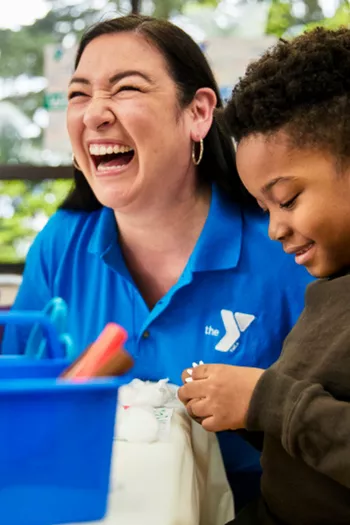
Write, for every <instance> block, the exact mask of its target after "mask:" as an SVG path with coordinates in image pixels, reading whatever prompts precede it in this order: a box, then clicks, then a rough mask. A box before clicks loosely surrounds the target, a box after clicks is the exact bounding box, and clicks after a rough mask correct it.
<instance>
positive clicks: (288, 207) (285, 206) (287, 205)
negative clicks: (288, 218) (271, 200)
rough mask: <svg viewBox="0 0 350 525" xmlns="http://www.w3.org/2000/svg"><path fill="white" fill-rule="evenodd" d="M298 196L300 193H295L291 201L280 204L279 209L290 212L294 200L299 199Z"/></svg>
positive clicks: (294, 202)
mask: <svg viewBox="0 0 350 525" xmlns="http://www.w3.org/2000/svg"><path fill="white" fill-rule="evenodd" d="M299 195H300V193H297V194H296V195H294V197H292V198H291V199H288V200H287V201H285V202H281V204H280V208H281V209H283V210H291V209H293V207H294V206H295V204H296V200H297V198H298V197H299Z"/></svg>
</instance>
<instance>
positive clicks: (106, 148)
mask: <svg viewBox="0 0 350 525" xmlns="http://www.w3.org/2000/svg"><path fill="white" fill-rule="evenodd" d="M89 153H90V156H91V159H92V161H93V163H94V164H95V167H96V174H97V175H99V176H103V175H112V174H113V173H120V172H121V171H123V170H124V169H126V168H127V166H128V165H129V164H130V162H131V161H132V159H133V158H134V155H135V151H134V150H133V149H132V148H131V147H130V146H126V145H123V144H90V145H89Z"/></svg>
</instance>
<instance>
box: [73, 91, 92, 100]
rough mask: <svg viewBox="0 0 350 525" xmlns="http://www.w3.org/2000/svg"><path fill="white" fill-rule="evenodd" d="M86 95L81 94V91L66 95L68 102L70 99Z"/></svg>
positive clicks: (85, 95)
mask: <svg viewBox="0 0 350 525" xmlns="http://www.w3.org/2000/svg"><path fill="white" fill-rule="evenodd" d="M87 96H88V95H87V94H86V93H83V92H82V91H72V92H71V93H69V94H68V100H72V98H77V97H87Z"/></svg>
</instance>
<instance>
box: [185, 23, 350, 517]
mask: <svg viewBox="0 0 350 525" xmlns="http://www.w3.org/2000/svg"><path fill="white" fill-rule="evenodd" d="M225 118H226V121H227V123H228V125H229V127H230V129H231V132H232V135H233V137H234V139H235V141H236V144H237V166H238V171H239V174H240V177H241V179H242V181H243V183H244V185H245V186H246V188H247V189H248V191H249V192H250V193H251V194H252V195H253V196H254V197H255V198H256V199H257V201H258V203H259V204H260V206H261V207H262V208H263V209H264V210H266V212H267V213H269V216H270V225H269V235H270V237H271V239H273V240H277V241H280V242H281V243H282V244H283V248H284V250H285V251H286V252H287V253H289V254H291V255H293V256H294V258H295V262H296V263H297V264H300V265H303V266H305V267H306V268H307V269H308V271H309V272H310V273H311V274H312V275H313V276H315V277H317V278H319V279H318V280H317V281H315V282H313V283H312V284H311V285H309V288H308V290H307V292H306V300H305V309H304V312H303V313H302V315H301V317H300V318H299V321H298V322H297V324H296V326H295V327H294V329H293V330H292V332H291V333H290V334H289V336H288V337H287V338H286V340H285V343H284V347H283V352H282V355H281V357H280V359H279V360H278V361H277V362H276V363H275V364H274V365H273V366H272V367H271V368H269V369H268V370H267V371H263V370H259V369H256V368H254V369H253V368H242V367H233V366H232V367H230V366H219V365H207V366H206V365H203V366H200V367H197V368H195V369H193V370H189V374H190V375H192V380H191V381H189V382H187V383H186V384H185V385H184V386H183V387H181V389H180V390H179V397H180V398H181V399H182V400H183V401H184V402H185V403H186V405H187V408H188V411H189V413H190V414H191V415H192V416H194V417H196V418H201V421H202V425H203V426H204V428H206V429H208V430H215V431H217V430H224V429H228V428H230V429H233V430H236V429H240V428H245V429H247V430H248V431H251V433H252V435H253V437H254V436H255V437H259V435H260V434H259V433H260V432H261V433H263V434H261V435H262V436H263V445H262V461H261V462H262V467H263V475H262V482H261V498H260V500H259V502H258V503H256V504H254V505H251V506H250V507H249V508H246V509H245V510H243V511H242V513H240V514H238V516H237V517H236V520H234V524H235V525H236V524H237V525H238V524H245V523H247V524H248V523H249V524H250V523H251V524H253V523H262V524H266V525H267V524H269V525H275V524H280V525H282V524H283V525H326V524H327V525H345V524H346V525H349V524H350V30H347V29H339V30H337V31H327V30H325V29H321V28H318V29H315V30H314V31H312V32H309V33H306V34H303V35H302V36H299V37H297V38H295V39H294V40H292V41H290V42H284V41H281V42H279V43H278V44H277V45H276V46H275V47H274V48H272V49H271V50H269V51H267V52H266V53H265V54H264V56H262V58H260V59H259V60H258V61H256V62H255V63H252V64H251V65H250V66H249V67H248V69H247V72H246V74H245V76H244V77H243V78H242V79H241V80H240V82H239V83H238V85H237V86H236V87H235V88H234V90H233V95H232V99H231V100H230V102H229V104H228V106H227V108H226V112H225ZM268 300H269V299H268V297H266V301H267V302H268Z"/></svg>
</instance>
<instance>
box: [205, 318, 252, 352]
mask: <svg viewBox="0 0 350 525" xmlns="http://www.w3.org/2000/svg"><path fill="white" fill-rule="evenodd" d="M221 318H222V322H223V324H224V327H225V330H226V333H225V335H224V337H223V338H222V339H220V341H219V342H218V343H217V345H216V346H215V350H218V351H219V352H228V351H229V350H231V349H232V350H234V349H235V348H236V347H237V345H238V340H239V338H240V337H241V333H242V332H245V330H246V329H247V328H248V326H250V325H251V324H252V322H253V321H254V319H255V316H254V315H251V314H242V313H241V312H236V313H233V312H231V310H221ZM205 334H206V335H212V336H215V337H217V336H218V335H219V334H220V331H219V330H216V329H214V328H212V327H211V326H206V327H205Z"/></svg>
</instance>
